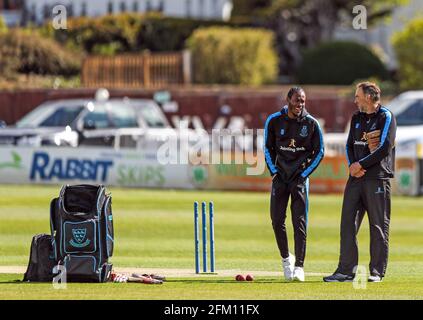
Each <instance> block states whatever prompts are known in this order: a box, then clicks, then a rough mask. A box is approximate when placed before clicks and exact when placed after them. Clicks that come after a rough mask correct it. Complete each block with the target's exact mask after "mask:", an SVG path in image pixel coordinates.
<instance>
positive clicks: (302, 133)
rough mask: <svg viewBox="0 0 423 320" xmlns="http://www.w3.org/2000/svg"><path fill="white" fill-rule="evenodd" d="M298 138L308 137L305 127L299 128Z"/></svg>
mask: <svg viewBox="0 0 423 320" xmlns="http://www.w3.org/2000/svg"><path fill="white" fill-rule="evenodd" d="M300 136H301V137H303V138H305V137H307V136H308V130H307V126H303V127H302V128H301V132H300Z"/></svg>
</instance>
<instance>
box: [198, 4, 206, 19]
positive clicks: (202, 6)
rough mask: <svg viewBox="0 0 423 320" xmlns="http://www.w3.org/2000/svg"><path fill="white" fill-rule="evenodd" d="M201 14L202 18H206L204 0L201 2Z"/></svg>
mask: <svg viewBox="0 0 423 320" xmlns="http://www.w3.org/2000/svg"><path fill="white" fill-rule="evenodd" d="M199 7H200V8H199V14H200V17H201V18H204V17H205V13H204V0H199Z"/></svg>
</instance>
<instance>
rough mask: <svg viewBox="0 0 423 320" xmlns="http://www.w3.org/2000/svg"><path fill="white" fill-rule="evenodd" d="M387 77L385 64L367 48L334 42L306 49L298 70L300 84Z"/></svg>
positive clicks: (351, 81)
mask: <svg viewBox="0 0 423 320" xmlns="http://www.w3.org/2000/svg"><path fill="white" fill-rule="evenodd" d="M370 77H376V78H378V79H381V80H385V79H387V78H388V72H387V70H386V67H385V66H384V64H383V63H382V61H381V60H380V59H379V57H378V56H376V55H375V54H374V53H373V52H372V51H371V50H370V49H369V48H367V47H366V46H364V45H361V44H359V43H355V42H348V41H335V42H328V43H324V44H321V45H320V46H318V47H316V48H313V49H310V50H307V51H306V52H304V55H303V63H302V65H301V67H300V69H299V72H298V80H299V82H300V83H302V84H332V85H350V84H352V83H353V82H354V81H355V80H357V79H365V78H370Z"/></svg>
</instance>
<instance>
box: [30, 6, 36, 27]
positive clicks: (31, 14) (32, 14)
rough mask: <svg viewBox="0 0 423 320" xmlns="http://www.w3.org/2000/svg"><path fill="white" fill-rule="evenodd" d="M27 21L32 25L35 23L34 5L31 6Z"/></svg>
mask: <svg viewBox="0 0 423 320" xmlns="http://www.w3.org/2000/svg"><path fill="white" fill-rule="evenodd" d="M29 21H31V22H32V23H36V22H37V6H36V4H35V3H33V4H32V5H31V9H30V13H29Z"/></svg>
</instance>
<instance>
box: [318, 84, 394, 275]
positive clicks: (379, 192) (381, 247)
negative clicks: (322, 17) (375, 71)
mask: <svg viewBox="0 0 423 320" xmlns="http://www.w3.org/2000/svg"><path fill="white" fill-rule="evenodd" d="M355 103H356V105H357V106H358V108H359V111H357V112H356V113H355V114H354V115H353V117H352V119H351V127H350V132H349V135H348V140H347V146H346V153H347V160H348V165H349V168H350V177H349V179H348V182H347V185H346V187H345V192H344V202H343V205H342V217H341V246H340V247H341V252H340V256H339V263H338V268H337V270H336V271H335V273H334V274H332V275H330V276H328V277H324V278H323V280H324V281H325V282H345V281H352V280H353V279H354V277H355V267H356V266H357V263H358V247H357V238H356V233H357V231H358V227H359V225H360V222H361V218H362V215H363V213H364V211H367V215H368V218H369V225H370V257H371V258H370V264H369V268H370V270H369V271H370V276H369V278H368V281H369V282H380V281H382V278H383V277H384V276H385V272H386V267H387V264H388V239H389V223H390V216H391V184H390V179H391V178H393V177H394V171H395V135H396V121H395V117H394V116H393V114H392V113H391V112H390V111H389V110H388V109H386V108H385V107H383V106H382V105H381V104H380V89H379V87H378V86H377V85H376V84H374V83H370V82H363V83H360V84H358V85H357V90H356V93H355ZM375 132H379V133H378V134H377V135H374V134H373V133H375ZM375 139H376V143H375V141H374V140H375Z"/></svg>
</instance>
